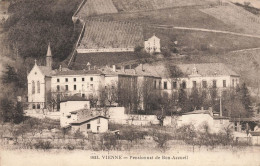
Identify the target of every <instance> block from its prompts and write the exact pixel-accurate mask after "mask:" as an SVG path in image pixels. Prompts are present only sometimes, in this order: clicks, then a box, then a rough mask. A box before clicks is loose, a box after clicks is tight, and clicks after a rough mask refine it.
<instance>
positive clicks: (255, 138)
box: [248, 131, 260, 145]
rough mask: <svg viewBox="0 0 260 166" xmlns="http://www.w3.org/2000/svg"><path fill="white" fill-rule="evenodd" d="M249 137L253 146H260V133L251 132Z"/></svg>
mask: <svg viewBox="0 0 260 166" xmlns="http://www.w3.org/2000/svg"><path fill="white" fill-rule="evenodd" d="M248 136H249V137H250V138H251V144H252V145H260V132H259V131H258V132H256V131H254V132H250V133H249V134H248Z"/></svg>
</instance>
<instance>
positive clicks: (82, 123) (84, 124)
mask: <svg viewBox="0 0 260 166" xmlns="http://www.w3.org/2000/svg"><path fill="white" fill-rule="evenodd" d="M70 124H71V128H72V131H74V132H75V131H77V130H79V131H81V132H83V133H85V134H86V133H87V132H93V133H103V132H106V131H107V130H108V118H107V117H105V116H89V117H86V118H84V119H80V120H77V121H74V122H72V123H70Z"/></svg>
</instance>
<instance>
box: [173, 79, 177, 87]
mask: <svg viewBox="0 0 260 166" xmlns="http://www.w3.org/2000/svg"><path fill="white" fill-rule="evenodd" d="M172 87H173V89H177V82H176V81H174V82H173V83H172Z"/></svg>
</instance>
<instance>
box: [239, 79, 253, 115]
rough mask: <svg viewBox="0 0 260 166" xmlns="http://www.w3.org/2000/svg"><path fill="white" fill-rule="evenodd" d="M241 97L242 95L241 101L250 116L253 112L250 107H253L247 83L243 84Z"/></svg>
mask: <svg viewBox="0 0 260 166" xmlns="http://www.w3.org/2000/svg"><path fill="white" fill-rule="evenodd" d="M240 95H241V101H242V103H243V105H244V107H245V109H246V110H247V111H248V113H249V114H250V112H251V111H252V110H251V108H250V106H251V96H250V93H249V91H248V88H247V86H246V84H245V83H243V84H242V87H241V89H240Z"/></svg>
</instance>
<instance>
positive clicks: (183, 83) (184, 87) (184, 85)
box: [181, 81, 187, 89]
mask: <svg viewBox="0 0 260 166" xmlns="http://www.w3.org/2000/svg"><path fill="white" fill-rule="evenodd" d="M181 87H182V88H183V89H186V87H187V86H186V82H185V81H183V82H182V85H181Z"/></svg>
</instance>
